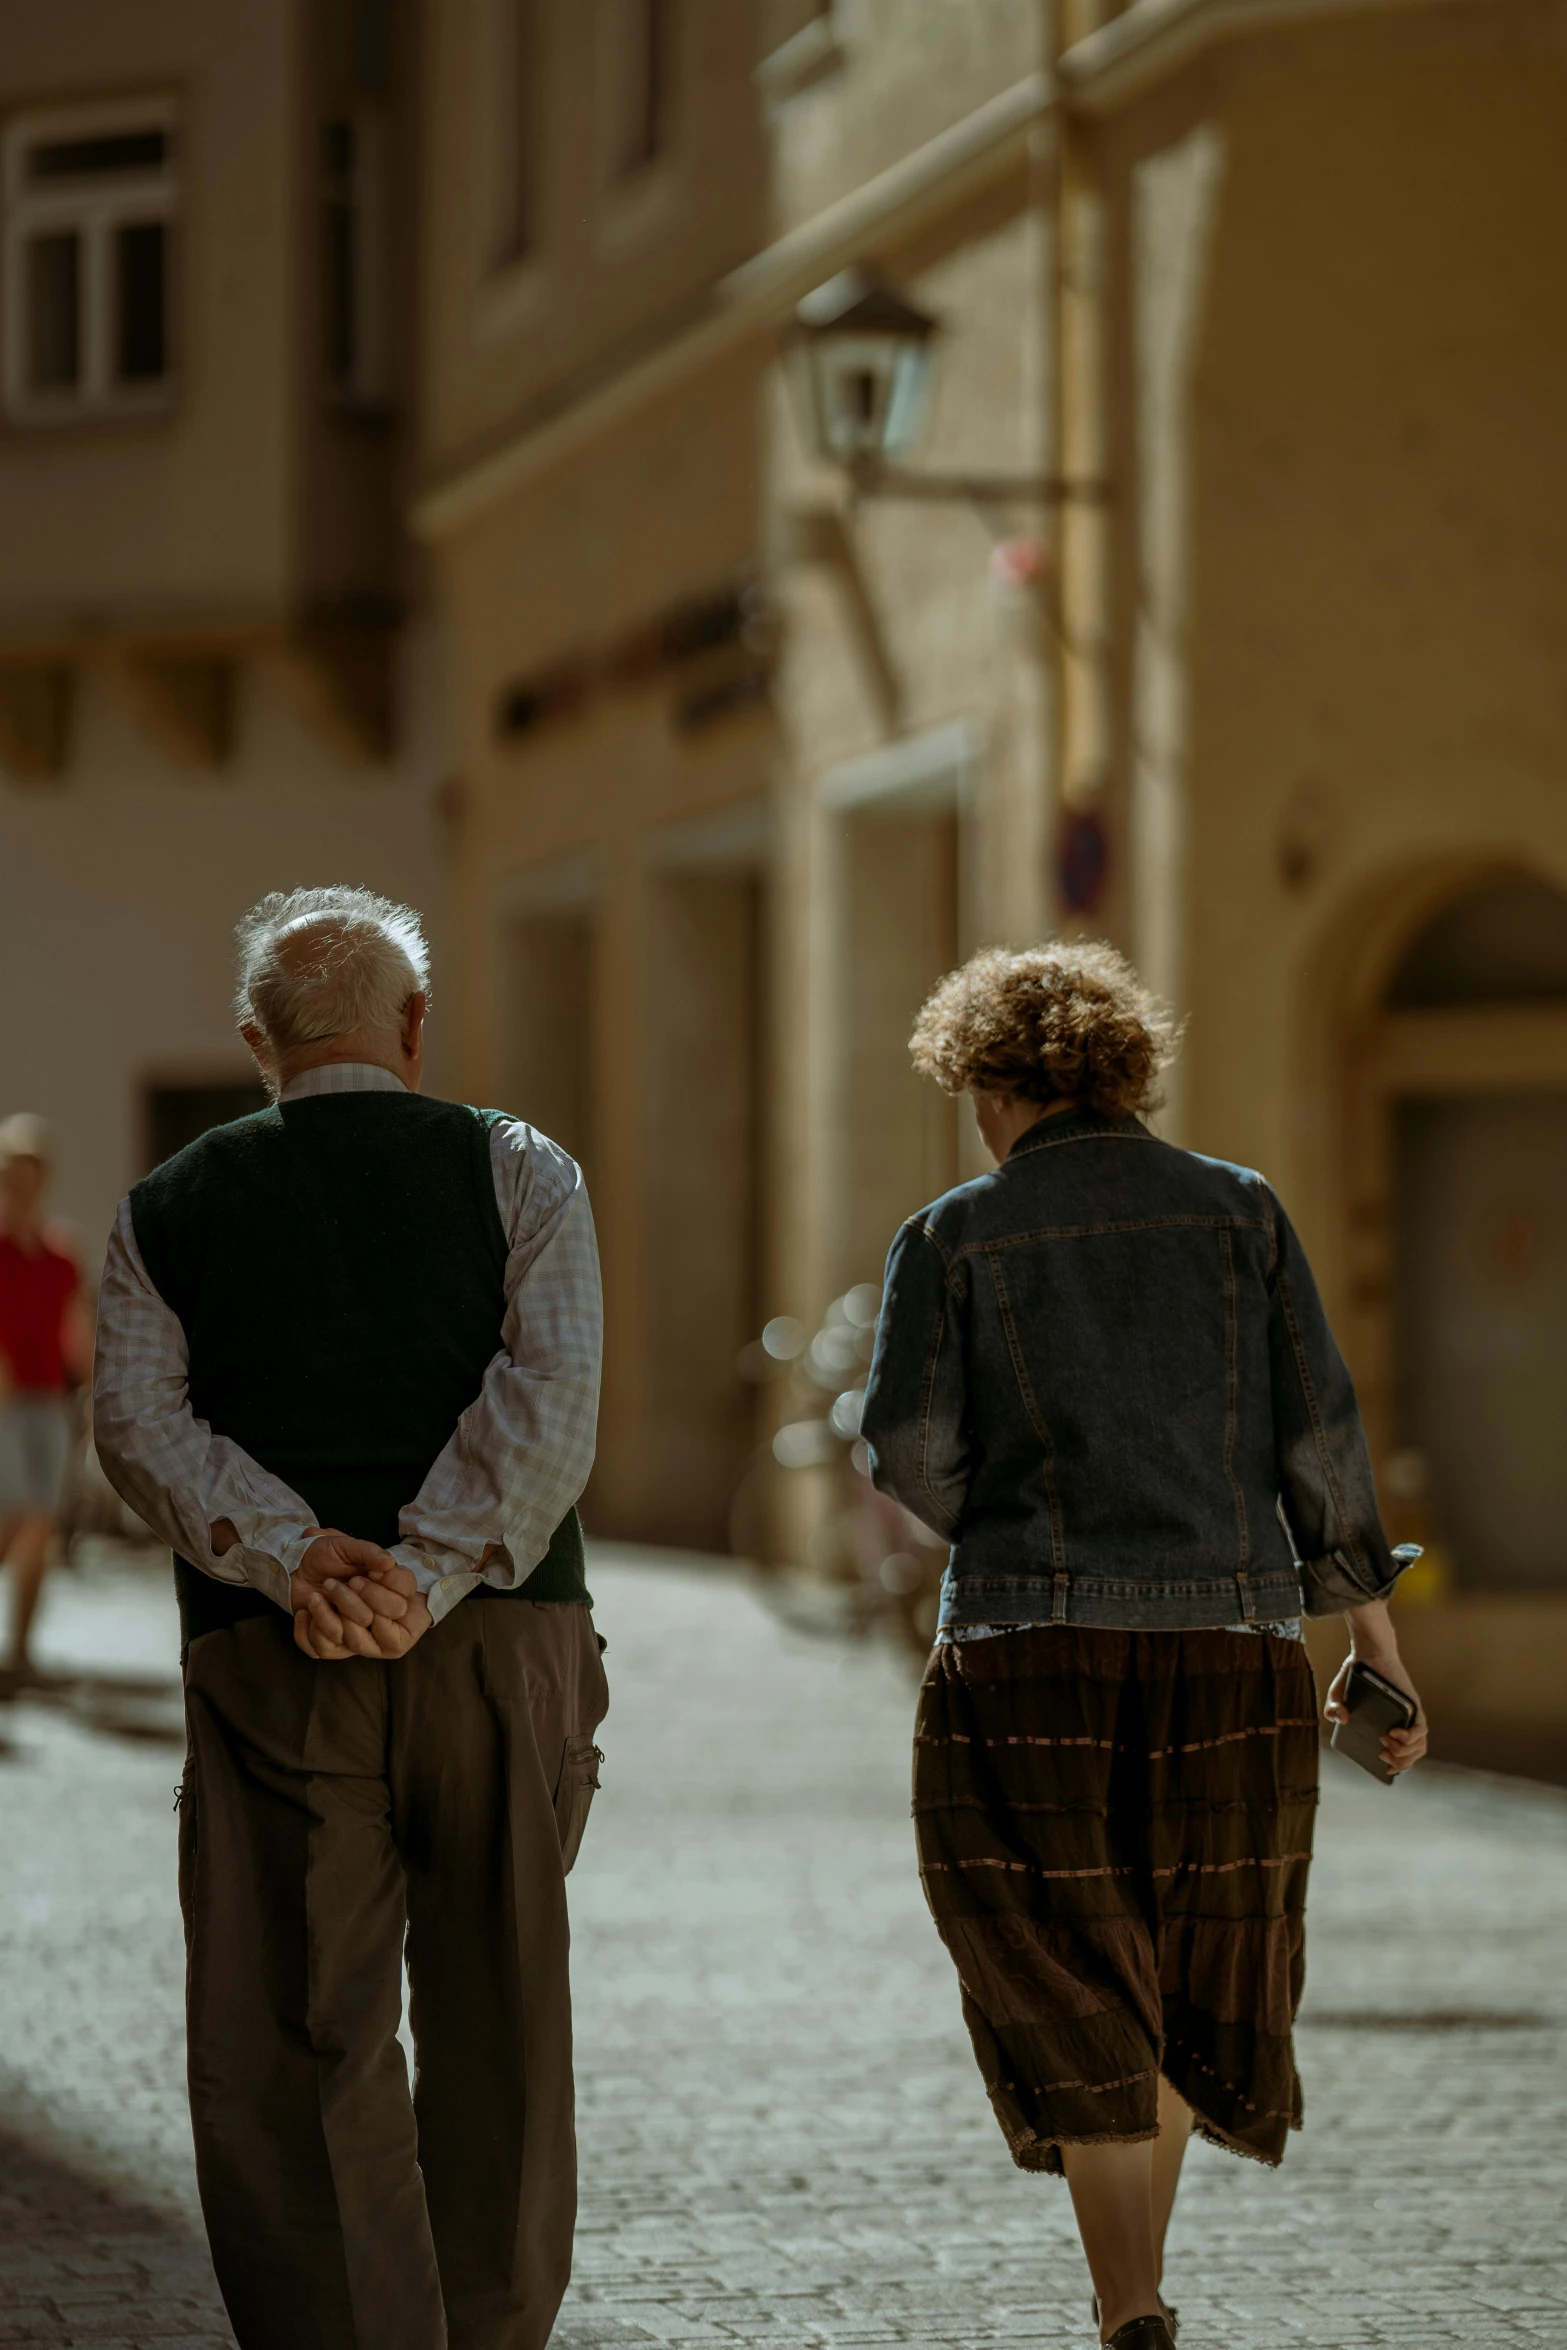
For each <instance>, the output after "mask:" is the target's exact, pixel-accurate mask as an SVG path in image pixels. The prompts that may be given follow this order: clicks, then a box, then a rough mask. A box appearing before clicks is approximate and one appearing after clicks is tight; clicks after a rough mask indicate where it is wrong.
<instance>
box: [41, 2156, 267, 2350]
mask: <svg viewBox="0 0 1567 2350" xmlns="http://www.w3.org/2000/svg"><path fill="white" fill-rule="evenodd" d="M0 2302H3V2306H4V2313H5V2314H4V2319H3V2325H4V2330H5V2338H6V2339H7V2340H8V2341H26V2342H36V2343H49V2344H58V2345H63V2346H65V2350H75V2346H77V2345H81V2346H82V2350H86V2345H88V2344H89V2343H91V2344H94V2345H100V2346H101V2345H102V2343H103V2342H104V2340H105V2338H109V2339H113V2340H121V2341H147V2340H153V2339H155V2340H156V2341H157V2342H158V2343H159V2345H160V2350H161V2346H162V2345H169V2346H170V2350H174V2346H176V2345H177V2346H178V2350H233V2336H232V2334H231V2333H230V2332H229V2328H228V2321H227V2319H226V2318H225V2316H224V2314H223V2305H222V2302H221V2301H220V2299H219V2297H218V2289H217V2285H216V2283H215V2281H214V2279H213V2275H212V2267H211V2263H210V2261H209V2259H208V2256H207V2248H206V2245H205V2244H204V2243H203V2242H202V2241H201V2239H200V2238H199V2236H197V2235H195V2234H194V2233H193V2232H192V2231H191V2230H190V2229H189V2228H187V2227H185V2226H183V2225H182V2224H181V2222H180V2221H179V2220H178V2219H176V2218H174V2217H172V2216H171V2215H170V2214H169V2213H168V2212H167V2211H160V2210H158V2209H156V2208H154V2207H153V2206H151V2205H149V2204H144V2203H140V2202H138V2201H137V2200H136V2198H135V2197H134V2196H133V2195H131V2194H129V2193H127V2192H126V2191H124V2190H122V2189H119V2188H116V2187H113V2186H110V2185H108V2184H106V2183H105V2182H104V2181H103V2180H101V2179H97V2178H94V2177H93V2176H92V2175H91V2173H90V2171H89V2170H88V2169H87V2168H86V2167H85V2166H83V2167H81V2168H77V2167H76V2166H74V2165H73V2164H72V2163H70V2162H69V2161H67V2160H66V2159H65V2158H64V2157H63V2156H62V2155H60V2154H58V2153H55V2152H49V2151H45V2150H44V2149H43V2148H41V2147H39V2146H37V2145H34V2144H32V2143H31V2142H30V2141H29V2140H28V2139H27V2138H26V2137H25V2136H22V2135H20V2134H18V2133H17V2132H16V2131H14V2130H6V2129H0Z"/></svg>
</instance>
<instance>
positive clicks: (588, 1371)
mask: <svg viewBox="0 0 1567 2350" xmlns="http://www.w3.org/2000/svg"><path fill="white" fill-rule="evenodd" d="M490 1165H491V1169H492V1172H493V1174H494V1178H495V1197H496V1204H497V1206H498V1207H499V1209H500V1212H501V1222H502V1224H503V1226H504V1227H505V1232H506V1238H507V1242H508V1255H507V1260H506V1275H505V1291H506V1313H505V1320H504V1322H503V1324H502V1331H501V1349H500V1352H499V1353H498V1354H496V1355H495V1356H494V1357H493V1358H492V1360H491V1362H490V1365H489V1368H488V1370H487V1371H486V1372H485V1375H484V1384H483V1387H482V1388H481V1390H480V1392H479V1394H478V1396H477V1398H476V1399H475V1401H474V1402H473V1403H471V1404H470V1405H469V1407H468V1409H467V1410H466V1411H465V1412H464V1413H463V1415H462V1418H461V1419H460V1420H459V1421H458V1423H457V1426H456V1428H455V1429H454V1430H453V1432H452V1436H451V1440H450V1442H449V1443H448V1444H447V1445H446V1447H445V1449H444V1450H443V1451H442V1452H441V1453H440V1454H439V1456H438V1457H437V1459H436V1460H435V1462H434V1464H433V1465H432V1467H431V1469H430V1472H429V1474H428V1476H427V1477H426V1478H425V1481H424V1483H423V1485H421V1487H420V1488H419V1491H418V1493H417V1494H416V1495H415V1496H414V1498H413V1500H412V1501H411V1502H409V1503H408V1504H407V1505H406V1507H405V1508H404V1510H403V1512H402V1518H401V1523H400V1527H399V1534H400V1539H399V1541H398V1543H397V1546H396V1549H395V1550H394V1552H393V1556H394V1557H395V1558H397V1559H399V1560H400V1561H401V1562H402V1563H403V1564H404V1565H405V1566H407V1567H410V1568H412V1570H413V1572H414V1575H415V1576H416V1577H417V1579H418V1582H419V1585H420V1587H421V1589H422V1590H423V1591H424V1593H425V1595H426V1597H427V1599H428V1602H429V1606H430V1612H431V1614H432V1615H433V1616H435V1617H437V1618H439V1617H441V1616H443V1615H445V1614H446V1613H447V1611H448V1610H449V1609H450V1608H452V1607H454V1606H455V1605H456V1604H457V1602H458V1600H460V1599H462V1598H464V1597H466V1595H467V1593H468V1592H470V1591H472V1590H473V1589H474V1588H475V1587H476V1586H477V1584H478V1583H479V1582H480V1581H481V1580H482V1581H483V1582H486V1583H489V1584H491V1585H493V1586H494V1587H495V1588H496V1589H497V1590H501V1591H509V1590H513V1589H515V1588H516V1586H517V1585H518V1584H519V1583H523V1582H525V1581H526V1580H527V1578H528V1576H529V1575H530V1574H531V1573H532V1572H533V1569H534V1568H535V1567H536V1566H537V1565H538V1563H539V1561H540V1559H542V1558H543V1556H544V1553H545V1551H546V1550H547V1549H548V1548H549V1543H550V1536H551V1535H552V1534H553V1533H554V1531H555V1529H556V1527H557V1526H558V1525H559V1523H560V1521H561V1519H562V1518H563V1517H564V1516H565V1515H566V1512H567V1511H568V1510H569V1509H570V1508H571V1505H572V1503H573V1502H574V1501H575V1500H576V1499H577V1496H578V1495H579V1494H580V1493H581V1491H582V1488H583V1486H584V1485H585V1484H586V1483H587V1480H588V1471H589V1469H590V1468H591V1467H592V1465H593V1453H594V1445H595V1441H596V1435H597V1427H598V1396H599V1365H600V1358H601V1355H602V1351H603V1322H604V1315H603V1300H602V1296H601V1293H600V1288H599V1261H598V1241H597V1238H596V1236H595V1233H594V1229H593V1211H592V1209H591V1208H590V1207H589V1205H588V1195H587V1189H586V1186H585V1185H584V1183H583V1180H582V1171H581V1169H580V1168H579V1167H578V1166H577V1165H576V1163H575V1161H574V1160H572V1159H569V1158H568V1157H567V1155H566V1153H565V1152H564V1151H563V1150H560V1149H559V1148H558V1147H557V1146H556V1145H555V1144H554V1143H553V1142H550V1141H549V1140H548V1139H547V1138H546V1137H545V1136H544V1135H542V1134H540V1133H538V1132H537V1131H536V1129H535V1128H533V1127H531V1126H527V1125H524V1124H523V1123H522V1121H521V1120H520V1119H518V1120H511V1121H508V1122H507V1123H506V1124H504V1125H499V1126H497V1127H496V1128H495V1129H494V1131H493V1133H492V1135H491V1138H490ZM486 1551H488V1552H489V1553H490V1557H489V1560H488V1563H487V1564H484V1565H482V1566H481V1561H483V1560H484V1556H485V1553H486Z"/></svg>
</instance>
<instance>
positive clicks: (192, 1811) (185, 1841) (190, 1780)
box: [174, 1754, 197, 1947]
mask: <svg viewBox="0 0 1567 2350" xmlns="http://www.w3.org/2000/svg"><path fill="white" fill-rule="evenodd" d="M174 1808H175V1810H176V1811H177V1812H178V1814H179V1872H180V1873H179V1885H180V1915H181V1917H182V1918H183V1920H184V1922H185V1940H186V1944H187V1947H188V1946H189V1942H190V1935H191V1921H192V1918H193V1917H194V1914H195V1901H196V1841H197V1831H196V1763H195V1758H194V1756H192V1755H189V1754H187V1755H186V1757H185V1768H184V1770H183V1772H182V1773H181V1775H180V1783H179V1785H178V1786H177V1787H176V1788H175V1790H174Z"/></svg>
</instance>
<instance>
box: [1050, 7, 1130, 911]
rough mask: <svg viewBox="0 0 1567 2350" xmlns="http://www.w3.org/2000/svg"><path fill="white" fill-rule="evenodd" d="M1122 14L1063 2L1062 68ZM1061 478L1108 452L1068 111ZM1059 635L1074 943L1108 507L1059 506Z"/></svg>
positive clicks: (1100, 282)
mask: <svg viewBox="0 0 1567 2350" xmlns="http://www.w3.org/2000/svg"><path fill="white" fill-rule="evenodd" d="M1118 13H1119V10H1118V9H1117V8H1115V7H1114V6H1112V5H1109V4H1108V0H1054V5H1053V25H1052V60H1051V61H1052V64H1054V62H1055V61H1056V59H1058V58H1059V57H1060V56H1061V55H1062V54H1063V53H1064V52H1065V51H1066V50H1068V49H1070V48H1072V47H1073V46H1074V44H1075V43H1077V42H1079V41H1083V40H1086V39H1087V38H1088V36H1089V35H1090V34H1091V33H1094V32H1097V31H1098V29H1099V27H1100V26H1101V25H1102V24H1103V23H1105V22H1106V21H1107V20H1108V19H1109V18H1110V17H1111V16H1114V15H1116V14H1118ZM1055 153H1056V190H1055V238H1054V303H1053V312H1054V317H1053V324H1054V348H1055V402H1054V417H1053V430H1054V435H1055V444H1056V445H1055V449H1054V452H1053V464H1052V467H1051V470H1052V471H1054V472H1058V473H1059V474H1061V475H1062V476H1063V477H1064V478H1065V479H1067V480H1096V481H1097V480H1102V479H1104V477H1105V474H1106V471H1107V466H1106V457H1107V450H1106V447H1105V441H1106V437H1107V436H1106V432H1105V381H1104V374H1105V299H1106V288H1105V277H1106V267H1107V253H1106V225H1107V224H1106V207H1105V199H1104V195H1103V191H1102V189H1101V187H1100V185H1099V171H1098V157H1097V152H1096V143H1095V138H1094V130H1093V126H1092V125H1091V124H1086V123H1084V122H1082V121H1080V120H1078V119H1077V118H1075V117H1074V116H1073V115H1072V114H1071V113H1070V112H1069V111H1068V110H1067V109H1065V108H1063V109H1062V110H1061V113H1060V115H1059V117H1058V120H1057V135H1056V144H1055ZM1055 551H1056V565H1057V576H1058V582H1059V587H1058V610H1059V621H1060V625H1059V635H1058V639H1057V649H1056V660H1057V670H1058V675H1057V692H1056V758H1055V772H1056V796H1057V808H1056V812H1055V824H1054V827H1053V837H1052V841H1051V847H1050V852H1049V854H1050V862H1051V898H1052V902H1053V907H1054V912H1055V916H1056V920H1057V923H1058V925H1059V927H1060V928H1061V930H1062V931H1063V932H1065V933H1067V934H1068V935H1071V934H1088V933H1091V932H1093V931H1094V930H1096V929H1097V928H1098V927H1099V923H1100V914H1099V908H1100V904H1101V901H1102V899H1103V896H1104V894H1105V889H1106V883H1107V879H1108V875H1107V871H1106V863H1107V857H1106V852H1107V849H1108V845H1109V844H1108V840H1107V835H1106V830H1105V821H1106V810H1105V802H1106V798H1107V786H1108V781H1109V767H1110V678H1109V653H1110V645H1109V554H1110V522H1109V513H1108V510H1107V508H1106V507H1105V506H1104V505H1103V504H1102V503H1099V502H1097V501H1096V502H1087V501H1083V502H1077V501H1071V502H1068V503H1066V504H1065V505H1063V506H1061V507H1060V508H1058V509H1057V521H1056V549H1055Z"/></svg>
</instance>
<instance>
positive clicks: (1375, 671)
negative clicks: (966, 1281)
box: [1188, 43, 1567, 1277]
mask: <svg viewBox="0 0 1567 2350" xmlns="http://www.w3.org/2000/svg"><path fill="white" fill-rule="evenodd" d="M1410 48H1411V50H1412V52H1413V53H1412V54H1409V55H1407V56H1406V57H1405V58H1404V59H1401V60H1398V61H1393V60H1388V59H1386V57H1385V53H1381V52H1378V54H1377V55H1376V56H1375V58H1374V60H1373V61H1372V69H1371V70H1368V71H1365V72H1363V73H1358V74H1354V75H1349V74H1343V75H1334V76H1331V77H1329V76H1326V75H1324V76H1323V77H1322V78H1321V79H1314V80H1309V81H1304V82H1299V83H1290V84H1275V85H1273V86H1271V87H1268V86H1263V87H1254V88H1252V89H1250V90H1247V91H1243V92H1238V93H1237V96H1236V99H1235V101H1234V103H1233V105H1232V106H1231V107H1230V108H1229V109H1228V110H1227V117H1226V128H1227V157H1226V162H1225V167H1224V186H1223V196H1222V204H1221V214H1220V221H1219V226H1218V230H1217V235H1216V241H1215V248H1214V254H1213V261H1212V294H1211V302H1210V307H1209V312H1208V319H1207V327H1206V332H1205V335H1204V339H1203V344H1202V351H1201V357H1200V362H1199V373H1198V381H1197V394H1196V397H1197V440H1196V448H1195V452H1194V455H1195V466H1196V478H1197V485H1198V486H1197V493H1196V494H1197V522H1196V545H1197V555H1196V572H1197V585H1196V601H1197V609H1198V613H1199V615H1200V618H1199V633H1198V637H1197V644H1196V658H1195V660H1194V665H1193V685H1194V724H1193V753H1192V822H1193V829H1194V833H1195V835H1196V837H1197V838H1198V839H1199V840H1200V842H1201V843H1202V849H1201V853H1200V855H1199V856H1198V858H1197V859H1196V860H1195V862H1194V865H1193V870H1192V874H1191V889H1190V900H1189V909H1190V911H1189V923H1190V935H1191V939H1192V941H1193V952H1192V960H1191V966H1190V970H1191V981H1190V994H1189V999H1188V1000H1189V1008H1190V1012H1191V1018H1192V1034H1191V1042H1190V1047H1189V1057H1190V1066H1191V1075H1190V1081H1189V1087H1190V1090H1189V1101H1190V1120H1191V1127H1190V1138H1191V1139H1192V1140H1193V1141H1194V1142H1195V1143H1197V1144H1198V1145H1199V1147H1202V1148H1205V1149H1212V1150H1220V1151H1224V1152H1226V1153H1227V1154H1229V1155H1233V1156H1236V1157H1240V1158H1242V1159H1247V1160H1252V1161H1256V1162H1259V1163H1261V1164H1264V1165H1266V1166H1268V1167H1270V1168H1274V1169H1277V1170H1278V1172H1279V1180H1280V1181H1281V1183H1282V1184H1283V1185H1284V1186H1285V1187H1286V1188H1287V1189H1288V1190H1289V1191H1291V1192H1292V1193H1293V1194H1294V1195H1295V1196H1296V1197H1297V1198H1298V1200H1299V1204H1300V1210H1301V1216H1302V1221H1303V1223H1304V1224H1305V1225H1306V1227H1307V1228H1308V1229H1310V1231H1311V1233H1312V1237H1313V1239H1314V1240H1315V1241H1316V1242H1317V1244H1318V1247H1319V1250H1320V1251H1321V1252H1322V1253H1323V1254H1324V1255H1325V1257H1326V1258H1327V1260H1328V1263H1329V1265H1330V1268H1332V1269H1333V1272H1334V1275H1335V1277H1339V1266H1340V1264H1341V1261H1342V1252H1341V1246H1340V1245H1338V1236H1337V1235H1335V1234H1334V1233H1333V1232H1332V1230H1331V1218H1330V1216H1329V1215H1328V1214H1327V1212H1326V1211H1327V1201H1328V1192H1327V1183H1326V1168H1325V1166H1324V1164H1323V1139H1324V1138H1323V1136H1322V1134H1321V1132H1320V1131H1319V1129H1320V1127H1321V1124H1322V1122H1323V1120H1324V1118H1328V1119H1331V1115H1332V1110H1331V1104H1330V1103H1324V1102H1323V1100H1322V1099H1321V1098H1320V1095H1319V1094H1318V1093H1316V1092H1315V1091H1314V1089H1313V1088H1312V1084H1311V1078H1312V1072H1311V1070H1310V1067H1309V1064H1307V1063H1305V1061H1304V1048H1305V1045H1306V1041H1307V1040H1306V1035H1305V1033H1304V1032H1305V1031H1307V1030H1309V1027H1310V1023H1311V1021H1312V1019H1313V1008H1312V1006H1311V1005H1310V1004H1308V1003H1305V1002H1302V1000H1301V992H1302V987H1303V982H1304V981H1305V979H1306V977H1307V975H1308V974H1309V975H1310V976H1311V978H1312V979H1313V980H1314V981H1317V980H1318V979H1319V969H1320V960H1321V957H1320V952H1319V948H1320V945H1321V943H1322V942H1324V941H1326V940H1329V939H1333V940H1334V941H1335V943H1336V939H1337V933H1338V930H1339V926H1340V923H1341V921H1342V919H1343V916H1344V912H1345V910H1346V909H1354V910H1355V913H1356V917H1357V919H1358V920H1359V921H1360V922H1361V923H1362V924H1365V923H1368V922H1370V921H1372V920H1374V919H1375V915H1374V913H1373V911H1372V909H1373V907H1374V904H1375V899H1376V896H1377V894H1378V893H1379V892H1380V893H1381V894H1382V896H1383V898H1384V902H1390V901H1392V899H1393V898H1394V895H1395V892H1396V891H1397V889H1398V887H1399V885H1400V884H1401V883H1402V882H1403V881H1404V880H1405V878H1406V877H1407V876H1408V874H1409V873H1410V872H1411V871H1412V870H1416V869H1419V868H1421V867H1422V866H1425V865H1428V864H1430V863H1432V862H1433V861H1437V860H1442V859H1453V860H1455V861H1457V862H1458V863H1460V864H1461V863H1462V862H1463V861H1464V860H1471V861H1473V863H1474V864H1475V865H1476V866H1480V865H1483V864H1484V862H1485V861H1486V860H1487V859H1496V858H1508V857H1516V858H1519V859H1522V860H1523V861H1525V862H1532V863H1535V864H1537V865H1538V866H1539V867H1540V869H1541V870H1542V871H1544V872H1547V873H1551V874H1554V876H1555V877H1556V878H1557V879H1558V880H1560V881H1562V882H1564V883H1567V803H1564V800H1563V795H1562V777H1563V773H1564V772H1567V704H1564V702H1563V698H1562V693H1561V678H1560V664H1559V660H1558V643H1557V639H1558V635H1559V629H1558V620H1557V616H1558V615H1559V613H1560V610H1561V606H1562V601H1563V594H1564V590H1567V477H1564V474H1563V468H1562V465H1561V462H1560V459H1561V417H1562V413H1563V395H1564V392H1567V303H1564V295H1567V232H1564V230H1563V225H1562V224H1563V221H1564V219H1567V211H1564V198H1567V136H1564V133H1567V75H1564V74H1562V73H1561V72H1558V73H1556V74H1555V75H1554V76H1549V75H1541V74H1540V73H1539V72H1538V71H1537V70H1536V69H1535V67H1534V65H1533V62H1532V61H1531V60H1530V59H1529V58H1528V57H1527V56H1526V55H1520V56H1518V57H1517V58H1516V59H1513V60H1498V61H1495V62H1490V63H1479V62H1464V63H1458V62H1453V63H1447V62H1443V61H1440V60H1437V61H1433V62H1430V63H1424V64H1423V63H1422V60H1421V58H1420V54H1419V46H1418V43H1411V44H1410ZM1302 827H1304V828H1305V830H1306V831H1307V832H1309V834H1310V835H1311V837H1312V840H1313V841H1314V842H1315V843H1316V844H1317V845H1316V846H1315V847H1314V848H1313V851H1312V870H1311V872H1310V874H1309V876H1306V877H1304V878H1302V879H1300V880H1297V881H1296V882H1295V884H1294V885H1293V886H1292V885H1291V882H1290V879H1289V878H1288V875H1287V873H1286V871H1285V869H1284V867H1285V852H1286V851H1287V850H1288V848H1289V845H1290V841H1291V838H1292V837H1293V835H1294V833H1295V832H1296V831H1298V830H1299V829H1301V828H1302ZM1238 968H1244V969H1245V970H1246V972H1247V975H1248V984H1247V986H1246V987H1245V988H1244V989H1237V988H1236V987H1235V986H1234V983H1233V981H1234V973H1235V971H1236V970H1237V969H1238Z"/></svg>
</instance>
